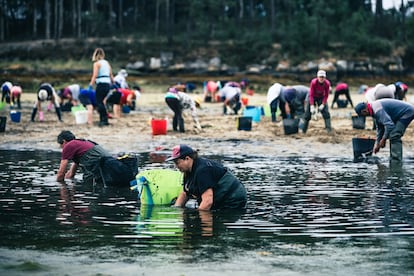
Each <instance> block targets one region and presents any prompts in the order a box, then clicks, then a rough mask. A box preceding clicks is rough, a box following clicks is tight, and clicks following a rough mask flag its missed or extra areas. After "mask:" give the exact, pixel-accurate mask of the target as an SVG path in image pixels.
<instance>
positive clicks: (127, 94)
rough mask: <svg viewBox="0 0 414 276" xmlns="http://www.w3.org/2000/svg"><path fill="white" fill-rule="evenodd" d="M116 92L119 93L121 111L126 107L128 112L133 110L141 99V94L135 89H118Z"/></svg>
mask: <svg viewBox="0 0 414 276" xmlns="http://www.w3.org/2000/svg"><path fill="white" fill-rule="evenodd" d="M118 91H119V92H120V93H121V100H120V106H121V109H122V108H123V107H125V106H127V107H128V108H129V109H130V110H134V109H135V104H136V101H137V100H138V99H139V98H140V97H141V92H140V91H139V90H137V89H135V90H132V89H128V88H119V89H118Z"/></svg>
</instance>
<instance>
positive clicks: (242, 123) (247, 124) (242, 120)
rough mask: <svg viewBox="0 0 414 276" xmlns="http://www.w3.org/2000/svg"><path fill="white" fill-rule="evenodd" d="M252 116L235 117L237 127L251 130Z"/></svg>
mask: <svg viewBox="0 0 414 276" xmlns="http://www.w3.org/2000/svg"><path fill="white" fill-rule="evenodd" d="M252 122H253V117H251V116H243V117H238V118H237V129H238V130H247V131H250V130H252Z"/></svg>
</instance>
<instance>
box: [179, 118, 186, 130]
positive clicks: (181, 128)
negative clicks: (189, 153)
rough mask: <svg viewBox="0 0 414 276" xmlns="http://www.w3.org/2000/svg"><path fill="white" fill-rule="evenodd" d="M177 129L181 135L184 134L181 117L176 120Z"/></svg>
mask: <svg viewBox="0 0 414 276" xmlns="http://www.w3.org/2000/svg"><path fill="white" fill-rule="evenodd" d="M178 129H179V130H180V132H181V133H184V132H185V129H184V119H183V117H181V118H178Z"/></svg>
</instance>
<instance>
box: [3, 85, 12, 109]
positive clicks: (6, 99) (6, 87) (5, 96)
mask: <svg viewBox="0 0 414 276" xmlns="http://www.w3.org/2000/svg"><path fill="white" fill-rule="evenodd" d="M12 87H13V84H12V83H11V82H10V81H6V82H4V83H3V84H2V85H1V101H2V102H6V103H8V104H9V103H10V91H11V89H12Z"/></svg>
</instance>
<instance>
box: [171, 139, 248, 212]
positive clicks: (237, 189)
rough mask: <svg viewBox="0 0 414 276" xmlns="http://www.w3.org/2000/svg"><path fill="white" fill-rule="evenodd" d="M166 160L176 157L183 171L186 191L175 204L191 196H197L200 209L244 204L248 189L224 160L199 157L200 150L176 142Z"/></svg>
mask: <svg viewBox="0 0 414 276" xmlns="http://www.w3.org/2000/svg"><path fill="white" fill-rule="evenodd" d="M166 161H174V163H175V165H176V167H177V168H178V169H179V170H180V171H181V172H183V173H184V187H183V192H181V194H180V195H179V196H178V198H177V200H176V202H175V204H174V205H175V206H177V207H184V206H185V204H186V203H187V201H188V200H190V199H196V200H197V203H198V209H200V210H217V209H230V208H231V209H243V208H245V206H246V202H247V194H246V189H245V188H244V186H243V184H242V183H241V182H240V181H239V180H238V179H237V178H236V177H235V176H234V175H233V174H232V173H231V172H230V171H229V170H228V169H227V168H225V167H224V166H223V165H222V164H220V163H218V162H216V161H212V160H209V159H206V158H201V157H198V153H197V151H195V150H193V149H192V148H191V147H189V146H187V145H183V144H181V145H178V146H175V147H174V148H173V152H172V155H171V157H169V158H167V159H166Z"/></svg>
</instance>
